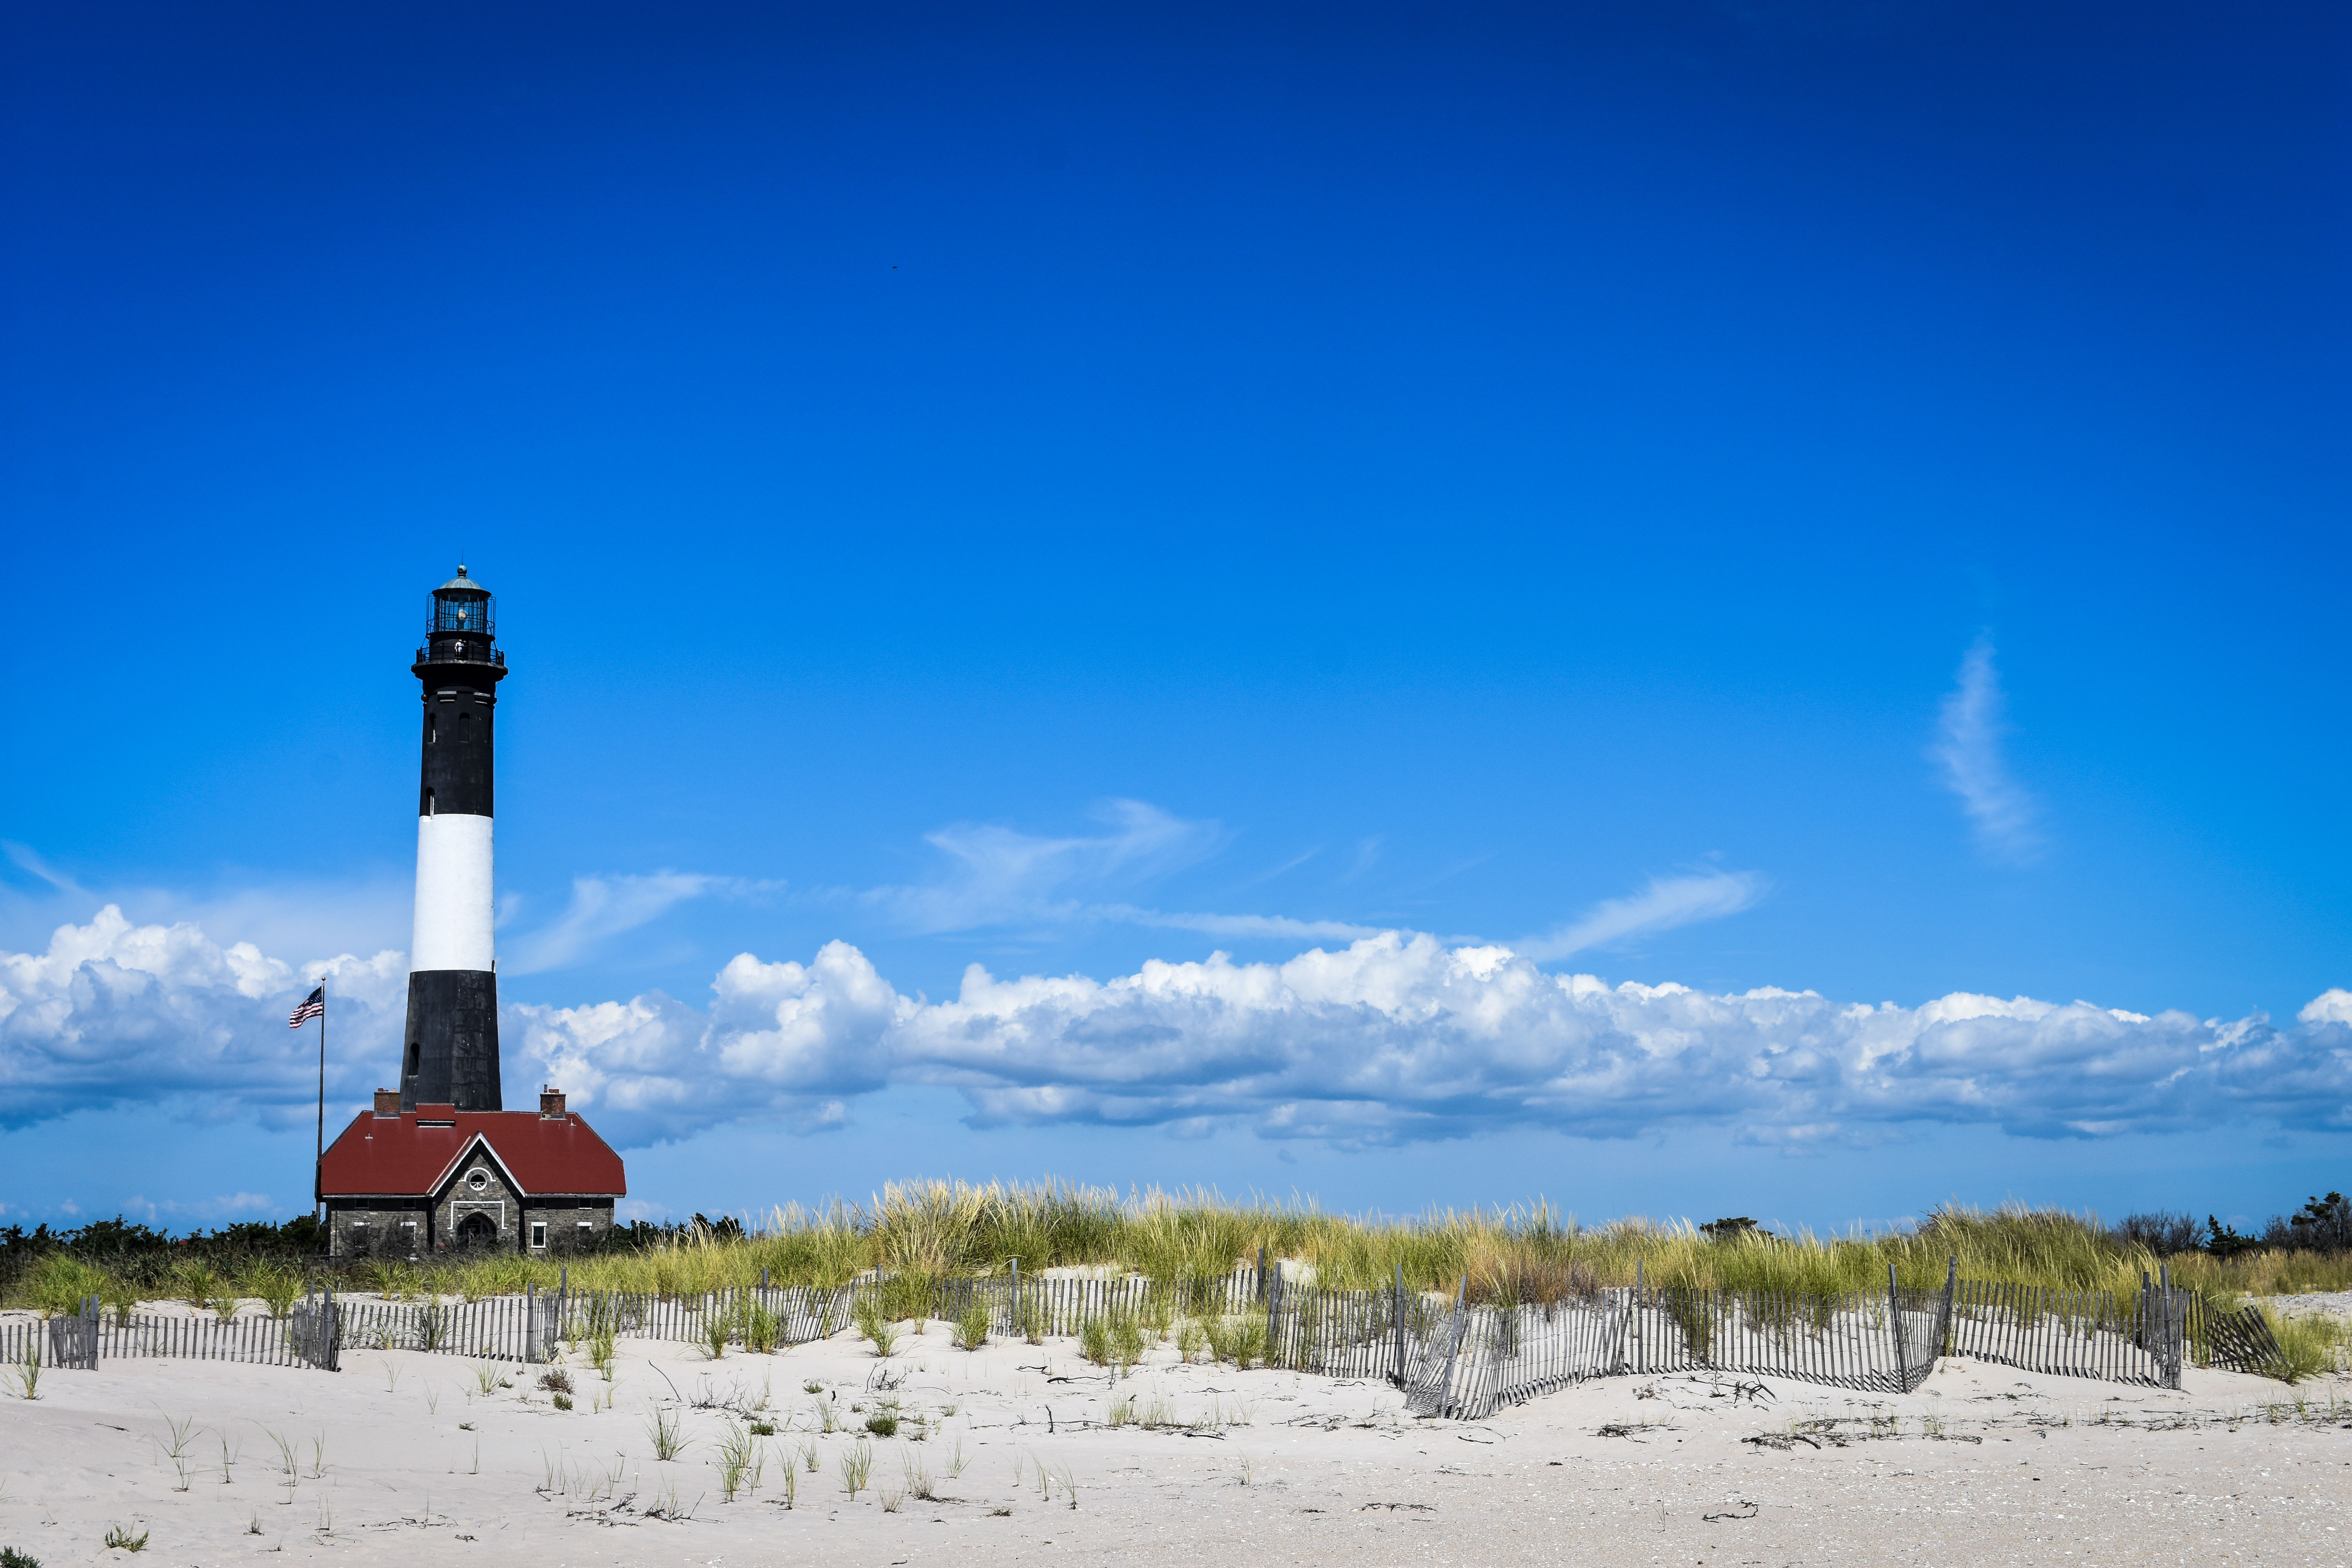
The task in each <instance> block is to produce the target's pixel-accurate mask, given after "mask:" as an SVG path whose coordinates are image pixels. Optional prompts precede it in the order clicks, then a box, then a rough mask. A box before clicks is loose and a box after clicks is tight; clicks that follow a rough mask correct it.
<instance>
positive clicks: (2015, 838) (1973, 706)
mask: <svg viewBox="0 0 2352 1568" xmlns="http://www.w3.org/2000/svg"><path fill="white" fill-rule="evenodd" d="M2006 708H2007V702H2006V700H2005V699H2004V698H2003V697H2002V695H2001V689H2000V671H1999V670H1997V669H1995V668H1993V647H1992V642H1991V639H1990V638H1989V637H1979V638H1978V639H1977V640H1976V643H1975V645H1974V646H1972V647H1970V648H1969V651H1968V654H1967V656H1966V657H1965V658H1962V659H1961V660H1960V674H1959V684H1958V686H1956V687H1955V688H1953V689H1952V691H1951V693H1950V695H1948V696H1947V697H1946V698H1945V699H1944V706H1943V711H1942V715H1941V718H1940V721H1939V724H1938V731H1939V732H1938V734H1937V741H1936V744H1935V746H1934V747H1933V748H1932V754H1933V755H1934V757H1935V759H1936V760H1937V762H1938V763H1942V764H1943V768H1944V783H1945V784H1946V785H1947V786H1948V788H1949V789H1950V790H1951V792H1952V793H1953V794H1954V795H1958V796H1959V797H1960V809H1961V810H1962V811H1963V812H1965V813H1966V814H1967V816H1968V818H1969V826H1971V827H1972V828H1974V829H1975V832H1976V837H1977V843H1978V845H1979V847H1982V848H1983V849H1984V851H1985V852H1986V853H1987V854H1989V855H1990V856H1992V857H1993V858H1996V859H2000V860H2006V861H2009V862H2011V863H2012V864H2016V865H2024V864H2026V863H2028V862H2031V861H2032V860H2033V859H2035V858H2038V857H2039V856H2040V854H2041V853H2042V833H2041V829H2040V826H2039V824H2040V821H2041V816H2042V808H2041V805H2040V803H2038V802H2037V801H2036V800H2035V799H2034V798H2033V796H2032V795H2031V794H2029V793H2028V792H2027V791H2026V790H2025V788H2024V787H2023V786H2022V785H2021V784H2018V783H2017V781H2016V780H2015V779H2013V778H2011V776H2010V773H2009V763H2008V762H2007V760H2006V759H2005V758H2004V757H2003V756H2002V754H2001V741H2002V738H2003V737H2004V736H2005V735H2006V734H2007V733H2008V725H2007V723H2006V721H2005V720H2004V717H2003V715H2004V713H2005V710H2006Z"/></svg>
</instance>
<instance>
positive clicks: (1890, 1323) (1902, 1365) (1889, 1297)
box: [1886, 1263, 1911, 1394]
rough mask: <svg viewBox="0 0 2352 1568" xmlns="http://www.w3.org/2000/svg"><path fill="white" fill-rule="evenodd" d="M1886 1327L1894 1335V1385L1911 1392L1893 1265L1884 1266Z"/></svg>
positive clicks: (1898, 1291) (1898, 1294)
mask: <svg viewBox="0 0 2352 1568" xmlns="http://www.w3.org/2000/svg"><path fill="white" fill-rule="evenodd" d="M1886 1328H1887V1331H1888V1332H1889V1333H1891V1334H1893V1335H1894V1336H1895V1387H1897V1388H1899V1389H1901V1390H1902V1391H1903V1392H1904V1393H1906V1394H1908V1393H1910V1392H1911V1363H1909V1362H1907V1361H1906V1360H1905V1359H1904V1356H1903V1293H1902V1291H1901V1290H1900V1289H1898V1288H1897V1287H1896V1285H1895V1265H1893V1264H1892V1263H1890V1264H1888V1265H1887V1266H1886Z"/></svg>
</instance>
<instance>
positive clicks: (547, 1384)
mask: <svg viewBox="0 0 2352 1568" xmlns="http://www.w3.org/2000/svg"><path fill="white" fill-rule="evenodd" d="M539 1385H540V1387H541V1388H543V1389H546V1390H547V1391H548V1392H549V1393H550V1394H569V1393H571V1392H572V1374H571V1373H568V1372H566V1371H564V1370H563V1369H562V1367H560V1366H551V1367H550V1368H548V1369H547V1370H546V1371H545V1372H542V1373H540V1374H539Z"/></svg>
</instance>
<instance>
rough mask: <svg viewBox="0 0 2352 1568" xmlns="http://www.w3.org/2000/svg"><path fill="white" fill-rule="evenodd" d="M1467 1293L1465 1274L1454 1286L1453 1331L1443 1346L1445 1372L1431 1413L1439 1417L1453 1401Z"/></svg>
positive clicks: (1442, 1415)
mask: <svg viewBox="0 0 2352 1568" xmlns="http://www.w3.org/2000/svg"><path fill="white" fill-rule="evenodd" d="M1469 1293H1470V1276H1468V1275H1467V1274H1465V1275H1464V1276H1463V1277H1462V1283H1461V1284H1459V1285H1457V1286H1455V1287H1454V1325H1453V1327H1454V1332H1453V1336H1452V1339H1451V1342H1449V1343H1448V1344H1447V1345H1446V1347H1445V1373H1444V1376H1443V1377H1441V1378H1440V1379H1439V1380H1438V1384H1437V1408H1436V1410H1435V1411H1434V1412H1433V1414H1435V1415H1437V1416H1438V1417H1440V1418H1441V1419H1443V1418H1444V1415H1445V1413H1446V1410H1447V1408H1448V1407H1449V1406H1451V1405H1453V1403H1454V1357H1455V1356H1457V1355H1459V1354H1460V1353H1461V1352H1462V1329H1463V1323H1462V1302H1463V1299H1464V1298H1465V1297H1466V1296H1467V1295H1468V1294H1469Z"/></svg>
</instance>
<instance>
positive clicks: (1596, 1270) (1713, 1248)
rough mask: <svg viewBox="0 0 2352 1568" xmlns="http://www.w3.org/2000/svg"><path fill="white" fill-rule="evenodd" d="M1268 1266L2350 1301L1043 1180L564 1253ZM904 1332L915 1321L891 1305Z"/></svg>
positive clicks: (2242, 1267) (2076, 1226)
mask: <svg viewBox="0 0 2352 1568" xmlns="http://www.w3.org/2000/svg"><path fill="white" fill-rule="evenodd" d="M1261 1247H1263V1248H1265V1251H1266V1253H1267V1255H1268V1256H1269V1257H1273V1258H1284V1259H1287V1260H1290V1261H1292V1262H1294V1263H1297V1264H1304V1265H1306V1266H1307V1268H1310V1269H1311V1270H1312V1272H1313V1278H1314V1279H1316V1280H1317V1281H1318V1283H1320V1284H1323V1285H1327V1286H1331V1287H1335V1288H1339V1289H1367V1288H1370V1287H1374V1286H1380V1285H1385V1284H1388V1283H1390V1282H1391V1281H1392V1280H1393V1279H1395V1278H1396V1275H1397V1273H1398V1271H1399V1269H1400V1268H1401V1269H1402V1272H1403V1276H1404V1279H1405V1281H1406V1283H1407V1285H1408V1286H1410V1287H1412V1288H1413V1289H1452V1288H1453V1287H1454V1285H1455V1284H1456V1282H1457V1281H1460V1280H1462V1279H1465V1278H1466V1279H1467V1280H1468V1284H1469V1296H1470V1299H1471V1300H1474V1301H1526V1300H1557V1299H1559V1298H1560V1297H1562V1296H1567V1295H1574V1294H1579V1293H1581V1292H1583V1291H1587V1290H1591V1289H1599V1288H1604V1287H1610V1286H1619V1285H1629V1284H1632V1283H1633V1280H1634V1279H1635V1278H1636V1274H1637V1271H1638V1273H1639V1275H1640V1277H1641V1278H1643V1279H1647V1280H1648V1281H1649V1282H1650V1283H1651V1284H1653V1285H1658V1286H1666V1287H1676V1286H1680V1287H1688V1288H1693V1289H1751V1290H1776V1291H1783V1292H1787V1293H1790V1294H1792V1295H1798V1296H1804V1297H1822V1296H1829V1295H1835V1294H1842V1293H1844V1292H1848V1291H1854V1290H1875V1289H1884V1288H1885V1283H1886V1272H1887V1268H1888V1266H1889V1265H1890V1264H1891V1265H1893V1266H1894V1268H1895V1273H1896V1276H1897V1277H1898V1278H1899V1279H1901V1281H1902V1282H1903V1284H1904V1285H1905V1286H1906V1288H1912V1287H1925V1288H1932V1287H1934V1286H1937V1285H1940V1284H1941V1283H1942V1282H1943V1279H1944V1272H1945V1268H1946V1261H1947V1259H1948V1258H1954V1257H1957V1258H1958V1259H1959V1268H1960V1272H1961V1274H1962V1275H1963V1276H1965V1277H1966V1278H1968V1279H1978V1280H1992V1281H2000V1282H2003V1283H2011V1284H2021V1285H2038V1286H2044V1287H2056V1288H2063V1289H2104V1290H2115V1291H2122V1292H2128V1291H2130V1290H2133V1289H2137V1287H2138V1285H2139V1281H2140V1277H2141V1275H2142V1274H2143V1273H2146V1274H2148V1275H2150V1276H2153V1275H2154V1274H2155V1273H2156V1272H2157V1270H2158V1268H2159V1267H2161V1266H2163V1265H2164V1264H2166V1263H2169V1265H2170V1266H2171V1268H2172V1273H2173V1278H2174V1279H2175V1280H2176V1281H2177V1282H2179V1283H2181V1284H2185V1285H2188V1286H2190V1287H2191V1288H2193V1289H2198V1290H2199V1291H2200V1293H2201V1294H2204V1295H2205V1296H2207V1297H2208V1298H2209V1299H2210V1300H2212V1301H2213V1302H2214V1303H2215V1304H2216V1305H2228V1304H2234V1303H2235V1301H2236V1300H2237V1298H2238V1297H2239V1296H2240V1295H2241V1294H2242V1293H2247V1292H2252V1293H2258V1294H2259V1293H2268V1292H2271V1291H2274V1290H2283V1289H2298V1290H2306V1289H2307V1290H2316V1289H2347V1288H2352V1258H2346V1257H2336V1258H2327V1257H2323V1256H2318V1255H2313V1254H2272V1253H2249V1254H2242V1255H2241V1256H2240V1257H2238V1258H2231V1259H2229V1260H2226V1261H2224V1260H2221V1259H2216V1258H2207V1257H2205V1256H2203V1255H2201V1254H2190V1255H2185V1256H2179V1257H2175V1258H2169V1259H2159V1258H2157V1257H2156V1256H2155V1255H2154V1254H2152V1253H2150V1252H2149V1251H2147V1249H2146V1248H2145V1247H2138V1246H2136V1245H2132V1244H2129V1243H2126V1242H2124V1241H2121V1240H2118V1239H2117V1238H2116V1237H2115V1236H2114V1235H2113V1234H2112V1233H2110V1232H2109V1231H2108V1230H2106V1229H2105V1227H2104V1226H2101V1225H2100V1224H2099V1222H2098V1221H2097V1219H2096V1218H2095V1216H2090V1215H2074V1214H2068V1213H2064V1212H2063V1211H2057V1210H2028V1209H2022V1208H2005V1209H2000V1210H1995V1211H1984V1210H1976V1209H1967V1208H1959V1207H1947V1208H1942V1209H1938V1210H1937V1211H1935V1212H1934V1213H1933V1214H1931V1215H1929V1216H1928V1217H1927V1220H1925V1221H1924V1222H1923V1223H1921V1224H1919V1225H1917V1226H1912V1227H1908V1228H1905V1229H1897V1230H1889V1231H1883V1232H1876V1233H1870V1234H1864V1233H1859V1232H1857V1233H1853V1234H1850V1235H1843V1236H1819V1235H1815V1234H1812V1233H1810V1232H1804V1233H1799V1234H1798V1235H1795V1236H1793V1237H1771V1236H1768V1235H1764V1234H1761V1233H1758V1232H1748V1233H1742V1234H1736V1235H1731V1236H1727V1237H1722V1238H1720V1239H1718V1238H1716V1237H1709V1236H1707V1235H1706V1234H1704V1233H1703V1232H1702V1231H1701V1230H1700V1229H1699V1228H1698V1227H1697V1226H1696V1225H1694V1224H1692V1223H1691V1222H1689V1221H1686V1220H1685V1221H1673V1222H1663V1223H1662V1222H1653V1221H1647V1220H1639V1219H1633V1220H1618V1221H1613V1222H1611V1223H1609V1224H1606V1225H1601V1226H1591V1227H1586V1226H1580V1225H1579V1224H1578V1223H1577V1222H1576V1221H1575V1220H1574V1219H1573V1218H1572V1217H1570V1216H1568V1215H1563V1214H1562V1213H1560V1212H1559V1210H1557V1209H1555V1208H1553V1207H1551V1206H1550V1205H1548V1204H1544V1203H1540V1202H1538V1203H1534V1204H1529V1205H1518V1206H1516V1207H1510V1208H1500V1209H1486V1210H1459V1209H1454V1210H1442V1211H1437V1212H1433V1213H1431V1214H1427V1215H1419V1216H1414V1217H1410V1218H1393V1217H1390V1216H1386V1215H1338V1214H1331V1213H1328V1212H1325V1211H1323V1210H1321V1209H1318V1208H1317V1207H1316V1206H1314V1205H1311V1204H1305V1203H1291V1204H1282V1203H1272V1202H1266V1201H1263V1200H1260V1201H1255V1202H1250V1203H1234V1202H1229V1201H1227V1200H1224V1199H1223V1198H1221V1197H1220V1196H1218V1195H1217V1194H1213V1193H1204V1192H1187V1193H1166V1192H1159V1191H1151V1192H1142V1193H1135V1194H1119V1193H1118V1192H1116V1191H1114V1190H1111V1189H1108V1188H1099V1187H1081V1186H1073V1185H1067V1184H1060V1183H1055V1182H1050V1181H1049V1182H1043V1183H1039V1184H1034V1185H1004V1184H990V1185H987V1186H974V1185H970V1184H963V1183H949V1182H920V1183H900V1184H891V1185H889V1186H887V1187H885V1188H884V1189H883V1190H882V1192H881V1193H879V1194H877V1195H876V1196H875V1197H874V1199H873V1200H872V1201H871V1202H870V1203H869V1204H866V1205H849V1204H840V1203H836V1204H835V1205H831V1206H829V1207H827V1208H824V1209H823V1210H819V1211H815V1212H811V1211H807V1210H803V1209H801V1208H799V1207H797V1206H794V1207H791V1208H783V1209H777V1210H772V1211H771V1212H770V1213H769V1215H767V1216H766V1217H765V1218H764V1220H762V1221H761V1222H759V1223H757V1224H755V1225H753V1226H751V1227H749V1228H748V1229H747V1231H746V1233H745V1234H743V1235H741V1236H740V1237H728V1236H721V1235H719V1234H717V1233H715V1232H711V1231H705V1230H695V1231H688V1232H687V1233H685V1234H683V1235H682V1236H680V1237H677V1238H675V1239H672V1240H669V1241H666V1242H664V1243H661V1244H659V1245H657V1246H655V1247H649V1248H646V1249H643V1250H639V1251H635V1252H615V1253H604V1254H598V1255H594V1256H591V1257H584V1258H575V1259H573V1260H572V1263H571V1281H572V1288H573V1289H575V1290H577V1289H592V1290H593V1289H617V1290H635V1291H654V1292H658V1293H661V1294H666V1295H693V1294H698V1293H699V1292H702V1291H705V1290H711V1289H726V1288H730V1287H741V1286H747V1285H752V1284H756V1283H758V1282H759V1279H760V1278H761V1271H762V1270H763V1269H764V1270H765V1271H766V1272H767V1277H768V1279H770V1281H771V1282H772V1283H774V1284H778V1285H819V1286H827V1287H838V1286H842V1285H845V1284H849V1283H851V1282H852V1281H854V1280H856V1279H859V1278H861V1277H865V1276H867V1275H868V1272H869V1271H871V1270H881V1271H882V1272H884V1273H885V1274H887V1275H893V1276H896V1277H898V1279H901V1280H903V1281H905V1282H906V1283H907V1284H908V1285H909V1286H916V1285H921V1286H923V1287H925V1288H927V1287H928V1283H929V1281H930V1280H932V1279H939V1278H941V1277H945V1276H948V1275H951V1274H960V1273H998V1272H1002V1271H1003V1270H1004V1269H1005V1268H1007V1267H1008V1266H1009V1265H1010V1264H1011V1263H1012V1262H1013V1260H1015V1259H1017V1260H1018V1261H1019V1264H1020V1267H1021V1269H1022V1271H1023V1272H1024V1274H1031V1275H1034V1274H1035V1273H1037V1272H1038V1271H1039V1270H1042V1269H1045V1268H1059V1267H1085V1268H1101V1269H1108V1270H1112V1271H1118V1272H1131V1273H1135V1274H1140V1275H1145V1276H1148V1277H1150V1278H1151V1279H1160V1280H1175V1279H1183V1278H1187V1277H1190V1278H1196V1279H1217V1278H1222V1277H1223V1276H1224V1275H1226V1274H1228V1273H1230V1272H1231V1271H1232V1270H1233V1269H1234V1268H1235V1267H1236V1266H1237V1265H1239V1264H1243V1263H1245V1262H1250V1261H1254V1260H1255V1258H1256V1257H1257V1254H1258V1250H1259V1248H1261ZM555 1271H556V1266H555V1265H554V1264H553V1263H551V1262H543V1261H534V1260H527V1259H524V1258H514V1257H504V1258H482V1259H478V1260H474V1261H467V1262H461V1263H456V1264H452V1265H449V1266H447V1267H446V1268H439V1269H436V1270H430V1271H429V1272H432V1273H434V1274H436V1275H437V1276H438V1278H437V1279H436V1280H434V1281H433V1283H434V1284H436V1285H437V1286H438V1287H439V1288H440V1289H442V1290H443V1291H445V1292H446V1293H453V1294H454V1293H463V1294H467V1295H477V1294H480V1295H488V1294H499V1293H507V1292H512V1291H518V1290H520V1289H522V1288H523V1285H524V1283H525V1281H526V1280H531V1281H535V1282H537V1283H538V1284H539V1285H541V1287H542V1288H544V1287H546V1286H548V1285H551V1284H552V1283H553V1282H554V1279H555ZM885 1306H886V1307H889V1308H893V1309H894V1315H898V1316H906V1317H912V1316H915V1315H917V1313H918V1312H919V1308H917V1307H912V1306H909V1307H907V1308H905V1309H904V1310H895V1309H896V1307H897V1304H896V1303H885Z"/></svg>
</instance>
